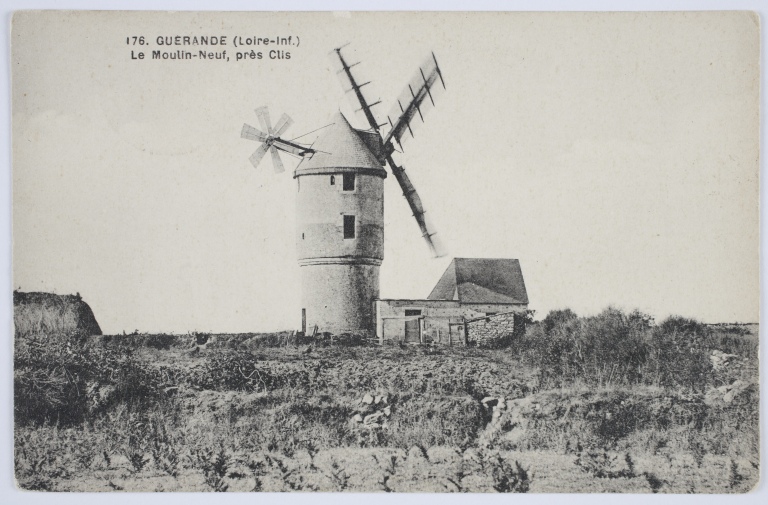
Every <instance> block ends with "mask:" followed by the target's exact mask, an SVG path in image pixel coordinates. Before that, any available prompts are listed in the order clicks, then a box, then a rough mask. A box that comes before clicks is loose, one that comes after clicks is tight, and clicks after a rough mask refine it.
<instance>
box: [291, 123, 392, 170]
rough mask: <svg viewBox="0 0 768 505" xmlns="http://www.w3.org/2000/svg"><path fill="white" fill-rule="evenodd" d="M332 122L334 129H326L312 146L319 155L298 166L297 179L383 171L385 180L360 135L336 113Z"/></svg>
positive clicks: (375, 159)
mask: <svg viewBox="0 0 768 505" xmlns="http://www.w3.org/2000/svg"><path fill="white" fill-rule="evenodd" d="M331 121H332V125H331V126H329V127H327V128H326V129H325V131H324V132H323V133H322V135H320V137H319V138H318V139H317V141H315V143H314V145H313V146H312V149H314V150H315V151H316V152H315V153H314V154H313V155H312V157H311V158H308V159H304V160H303V161H302V162H301V163H300V164H299V166H298V167H297V168H296V174H295V175H294V177H295V176H298V175H303V174H309V173H323V172H326V171H327V170H328V169H338V168H345V169H363V170H365V171H370V170H374V171H377V172H378V171H380V172H381V175H382V176H383V177H386V171H385V170H384V169H383V168H382V163H381V162H379V160H378V159H377V158H376V155H374V153H373V152H372V151H371V149H370V147H368V145H367V144H366V142H365V141H364V140H363V138H362V137H361V133H358V131H357V130H355V129H354V128H352V126H351V125H350V124H349V122H348V121H347V118H345V117H344V115H343V114H342V113H341V112H337V113H336V114H334V115H333V116H332V118H331Z"/></svg>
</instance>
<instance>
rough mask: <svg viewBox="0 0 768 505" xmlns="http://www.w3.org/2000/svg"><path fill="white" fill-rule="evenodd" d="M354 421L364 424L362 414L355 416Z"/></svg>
mask: <svg viewBox="0 0 768 505" xmlns="http://www.w3.org/2000/svg"><path fill="white" fill-rule="evenodd" d="M352 421H354V422H356V423H362V422H363V416H361V415H360V414H355V415H354V416H352Z"/></svg>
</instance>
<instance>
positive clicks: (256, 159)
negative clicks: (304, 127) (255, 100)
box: [240, 107, 313, 173]
mask: <svg viewBox="0 0 768 505" xmlns="http://www.w3.org/2000/svg"><path fill="white" fill-rule="evenodd" d="M256 115H257V116H258V118H259V124H260V125H261V128H262V130H265V131H266V132H267V133H264V132H263V131H261V130H259V129H258V128H255V127H253V126H251V125H249V124H244V125H243V129H242V130H241V131H240V137H242V138H244V139H247V140H255V141H257V142H262V144H261V145H260V146H259V148H258V149H256V151H254V153H253V154H252V155H251V157H250V158H248V159H249V160H250V161H251V165H253V166H254V168H257V167H258V166H259V163H261V160H262V159H263V158H264V155H265V154H267V151H269V153H270V154H271V155H272V167H273V168H274V170H275V172H278V173H280V172H283V171H284V170H285V167H284V165H283V160H281V159H280V154H279V153H278V152H277V151H278V150H279V151H284V152H286V153H289V154H292V155H294V156H305V155H307V154H310V153H312V152H313V151H312V149H311V148H310V147H306V146H302V145H301V144H296V143H295V142H291V141H290V140H283V139H281V138H280V135H282V134H283V133H285V130H287V129H288V127H289V126H291V125H292V124H293V119H291V118H290V116H288V114H283V115H282V116H280V119H279V120H278V121H277V125H276V126H275V127H274V128H272V122H271V121H270V120H269V110H268V109H267V108H266V107H259V108H258V109H256Z"/></svg>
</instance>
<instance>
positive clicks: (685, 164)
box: [11, 12, 759, 333]
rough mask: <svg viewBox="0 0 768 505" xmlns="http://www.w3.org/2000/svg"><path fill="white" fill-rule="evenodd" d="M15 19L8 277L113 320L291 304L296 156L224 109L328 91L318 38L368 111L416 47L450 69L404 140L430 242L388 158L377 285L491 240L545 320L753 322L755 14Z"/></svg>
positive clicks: (323, 112) (212, 320) (230, 328)
mask: <svg viewBox="0 0 768 505" xmlns="http://www.w3.org/2000/svg"><path fill="white" fill-rule="evenodd" d="M393 27H396V29H393ZM142 34H143V35H144V36H145V37H146V39H147V40H148V41H149V42H150V44H151V46H150V47H148V48H147V50H146V52H147V53H149V52H151V50H152V49H158V48H157V47H156V46H155V39H156V37H157V36H172V35H190V36H192V35H226V36H228V37H229V38H230V39H231V38H232V37H234V36H237V35H240V36H242V37H244V38H245V37H253V36H257V37H261V36H269V37H274V36H288V35H291V36H294V37H296V36H298V37H299V40H300V44H299V46H298V47H291V48H290V53H291V58H290V59H281V60H270V59H269V58H268V56H265V58H264V59H262V60H258V61H254V60H250V61H239V62H237V61H234V59H235V52H236V51H237V49H236V48H234V47H231V46H228V47H227V48H226V49H227V53H228V55H229V56H230V57H231V60H230V61H229V62H216V61H156V60H151V59H145V60H142V61H139V60H131V50H133V51H134V53H135V52H137V51H139V50H140V49H137V48H136V47H135V46H130V45H128V44H126V37H129V36H131V35H137V36H138V35H142ZM11 42H12V51H13V53H12V56H11V64H12V71H13V81H12V99H13V111H12V120H13V126H12V127H13V132H12V133H13V240H14V243H13V284H14V287H17V288H20V289H22V290H24V291H53V292H56V293H75V292H79V293H80V294H81V295H82V296H83V298H84V299H85V300H86V301H87V302H88V303H89V305H90V306H91V307H92V308H93V310H94V313H95V315H96V318H97V320H98V321H99V323H100V325H101V327H102V329H103V330H104V332H106V333H119V332H122V331H129V332H130V331H133V330H134V329H138V330H140V331H165V332H178V333H184V332H187V331H217V332H239V331H272V330H278V329H290V328H297V327H298V326H299V324H300V305H299V300H300V277H299V267H298V264H297V263H296V257H295V230H294V205H295V195H296V186H295V181H294V180H293V179H292V178H291V174H290V170H291V169H293V168H295V165H296V162H295V161H294V160H291V159H289V158H287V157H284V161H285V164H286V167H287V168H288V171H287V172H286V173H283V174H275V173H273V171H272V167H271V162H270V160H269V159H268V158H266V159H265V161H264V162H263V163H262V165H260V167H259V168H258V169H254V168H253V167H252V166H251V165H250V163H249V161H248V157H249V156H250V154H251V153H252V152H253V151H254V150H255V149H256V147H258V145H257V144H256V143H253V142H249V141H246V140H243V139H241V138H240V129H241V127H242V124H243V123H244V122H245V123H250V124H254V125H256V124H258V123H257V120H256V115H255V113H254V112H253V110H254V109H255V108H256V107H259V106H262V105H267V106H268V107H269V108H270V111H271V112H272V116H273V120H276V118H277V117H278V116H279V115H280V114H282V113H283V112H285V113H287V114H289V115H290V116H291V117H292V118H293V120H294V121H295V122H294V124H293V125H292V126H291V128H290V129H289V130H288V132H287V134H286V136H288V137H290V136H292V135H296V136H298V135H301V134H303V133H306V132H310V131H312V130H314V129H316V128H318V127H320V126H323V125H325V124H327V118H328V116H330V115H331V114H332V113H333V112H334V111H336V110H338V108H339V107H341V108H342V110H347V109H348V105H347V104H346V103H345V102H344V99H343V96H342V94H343V93H342V89H341V87H340V85H339V83H338V81H337V80H336V78H335V77H334V76H333V75H332V72H331V65H330V61H329V60H328V58H327V52H328V51H330V50H331V49H332V48H333V47H336V46H338V45H341V44H343V43H346V42H350V43H351V45H350V48H353V49H354V50H355V52H356V54H357V55H358V56H359V58H360V59H361V64H360V65H359V72H360V74H361V75H362V76H364V77H365V78H366V80H371V81H372V84H371V85H370V86H371V88H373V87H374V86H375V90H376V92H377V94H378V95H380V96H381V99H382V102H383V104H384V105H383V111H384V112H386V111H388V110H389V108H390V105H391V104H392V102H393V100H394V99H395V98H396V97H397V96H398V95H399V94H400V92H401V91H402V88H403V86H404V85H405V84H406V83H407V82H408V81H409V80H410V78H411V77H412V74H413V73H414V72H415V71H416V69H417V67H418V65H419V63H420V62H421V61H422V59H423V58H424V57H425V56H426V55H428V54H429V53H430V51H434V52H435V55H436V56H437V59H438V61H439V63H440V66H441V69H442V72H443V74H444V76H445V81H446V87H447V89H446V92H445V93H444V94H442V95H441V96H440V97H439V100H438V101H437V106H436V107H435V109H434V110H432V111H430V112H429V114H428V115H427V116H426V118H425V124H424V125H422V126H421V127H420V128H419V129H418V130H416V131H415V135H416V137H415V138H414V139H412V140H411V141H409V143H408V144H406V146H405V148H406V150H405V153H403V154H402V155H398V158H397V159H398V161H399V162H400V163H402V164H403V165H404V166H405V167H406V169H407V170H408V174H409V176H410V177H411V179H412V181H413V182H414V184H415V186H416V188H417V189H418V191H419V194H420V196H421V198H422V200H423V202H424V206H425V208H426V209H427V211H428V212H429V213H430V215H431V218H432V221H433V222H434V224H435V226H436V227H437V230H438V232H439V234H440V235H441V237H442V241H443V242H444V244H445V245H446V247H447V249H448V253H449V255H448V256H447V257H444V258H440V259H431V258H430V255H429V251H428V249H427V246H426V245H425V244H424V243H423V241H422V239H421V237H420V235H419V231H418V227H417V225H416V223H415V221H414V219H413V217H412V216H411V215H410V212H409V210H408V206H407V204H406V202H405V201H404V199H403V197H402V195H401V192H400V190H399V188H398V187H397V184H396V182H395V180H394V178H393V177H390V178H388V179H387V181H386V184H385V237H386V239H385V259H384V263H383V265H382V268H381V296H382V297H383V298H410V297H413V298H423V297H425V296H426V295H427V294H428V293H429V292H430V290H431V288H432V287H433V285H434V284H435V283H436V282H437V280H438V278H439V277H440V275H441V274H442V272H443V271H444V270H445V268H446V267H447V265H448V263H449V262H450V260H451V258H452V257H505V258H517V259H519V260H520V263H521V267H522V270H523V274H524V276H525V280H526V286H527V289H528V295H529V299H530V308H531V309H534V310H536V312H537V315H538V317H543V316H544V315H546V313H547V312H548V311H549V310H552V309H557V308H564V307H570V308H571V309H573V310H574V311H576V312H577V313H579V314H592V313H596V312H598V311H600V310H602V309H603V308H605V307H606V306H608V305H614V306H618V307H621V308H625V309H628V310H631V309H634V308H638V309H640V310H642V311H645V312H647V313H649V314H651V315H653V316H654V317H656V318H657V319H662V318H664V317H666V316H667V315H669V314H680V315H684V316H687V317H695V318H697V319H700V320H702V321H705V322H711V323H714V322H726V321H728V322H733V321H741V322H754V321H757V320H758V306H759V278H758V133H759V132H758V127H759V117H758V110H759V107H758V95H759V66H758V58H759V28H758V23H757V21H756V19H755V18H754V17H753V16H752V15H750V14H748V13H727V12H719V13H675V14H670V13H666V14H650V13H636V14H629V13H626V14H551V13H549V14H546V13H506V14H500V13H487V14H466V13H443V14H434V13H433V14H415V13H408V14H388V15H381V14H378V15H372V14H361V13H353V14H345V15H342V14H333V13H321V14H303V15H296V14H293V15H274V14H259V13H247V14H244V13H230V14H216V13H206V14H200V13H198V14H195V13H176V14H163V13H154V14H142V13H132V14H122V15H116V14H109V13H79V14H69V15H62V14H57V13H45V14H20V15H19V14H17V16H16V17H15V18H14V24H13V28H12V35H11ZM194 49H195V48H193V50H194ZM269 49H271V48H265V49H262V51H264V52H265V53H266V52H267V51H268V50H269ZM147 58H149V56H147ZM357 126H359V127H362V126H364V125H363V124H360V123H358V124H357ZM308 138H311V136H309V137H308Z"/></svg>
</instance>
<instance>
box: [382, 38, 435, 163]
mask: <svg viewBox="0 0 768 505" xmlns="http://www.w3.org/2000/svg"><path fill="white" fill-rule="evenodd" d="M444 89H445V81H443V74H442V72H441V71H440V67H439V66H438V65H437V59H436V58H435V54H434V53H432V54H431V55H430V56H429V57H428V58H427V59H426V60H424V63H422V64H421V66H420V67H419V70H418V71H417V72H416V74H415V75H414V76H413V78H412V79H411V81H410V82H409V83H408V85H407V86H406V87H405V89H404V90H403V92H402V93H401V94H400V96H399V97H398V98H397V101H396V102H395V105H394V106H393V107H392V111H391V112H390V113H389V115H387V125H388V126H389V130H388V132H387V134H386V137H385V138H384V144H385V145H386V144H387V143H388V142H390V141H391V140H394V141H395V142H397V144H398V145H399V146H400V148H401V149H402V147H403V142H405V140H407V139H408V138H412V137H413V130H414V128H415V127H416V126H418V125H420V124H421V123H423V122H424V115H425V114H426V112H427V111H428V110H429V109H431V108H432V107H434V106H435V99H436V98H437V96H438V95H439V94H441V93H442V91H443V90H444Z"/></svg>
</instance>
